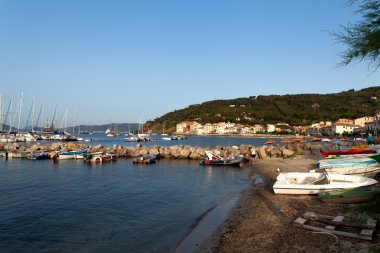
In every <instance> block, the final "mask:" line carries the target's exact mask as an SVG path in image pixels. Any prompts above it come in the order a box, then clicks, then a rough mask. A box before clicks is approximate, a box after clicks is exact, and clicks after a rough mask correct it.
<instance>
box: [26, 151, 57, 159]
mask: <svg viewBox="0 0 380 253" xmlns="http://www.w3.org/2000/svg"><path fill="white" fill-rule="evenodd" d="M27 158H28V159H31V160H46V159H50V158H51V156H50V152H38V153H37V152H36V153H32V154H30V155H28V156H27Z"/></svg>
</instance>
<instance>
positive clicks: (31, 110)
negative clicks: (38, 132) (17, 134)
mask: <svg viewBox="0 0 380 253" xmlns="http://www.w3.org/2000/svg"><path fill="white" fill-rule="evenodd" d="M35 98H36V97H35V96H34V97H33V102H32V106H31V107H30V111H29V114H28V118H27V119H26V123H25V130H27V127H28V124H29V119H30V115H31V114H32V112H33V110H34V102H35ZM33 117H34V113H33ZM32 132H33V119H32Z"/></svg>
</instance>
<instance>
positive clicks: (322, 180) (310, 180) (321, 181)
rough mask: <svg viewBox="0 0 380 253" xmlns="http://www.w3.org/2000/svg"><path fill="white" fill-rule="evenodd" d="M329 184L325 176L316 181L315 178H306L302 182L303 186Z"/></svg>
mask: <svg viewBox="0 0 380 253" xmlns="http://www.w3.org/2000/svg"><path fill="white" fill-rule="evenodd" d="M328 183H329V180H328V178H327V177H326V175H324V176H323V177H322V178H318V179H315V177H306V178H305V179H304V180H303V181H302V184H309V185H311V184H314V185H322V184H328Z"/></svg>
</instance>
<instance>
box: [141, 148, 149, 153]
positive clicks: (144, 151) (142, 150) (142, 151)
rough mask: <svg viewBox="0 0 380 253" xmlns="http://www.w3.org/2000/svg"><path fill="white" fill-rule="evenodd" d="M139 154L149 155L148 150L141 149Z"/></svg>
mask: <svg viewBox="0 0 380 253" xmlns="http://www.w3.org/2000/svg"><path fill="white" fill-rule="evenodd" d="M139 154H140V155H147V154H148V150H147V149H146V148H143V149H140V151H139Z"/></svg>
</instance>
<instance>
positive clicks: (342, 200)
mask: <svg viewBox="0 0 380 253" xmlns="http://www.w3.org/2000/svg"><path fill="white" fill-rule="evenodd" d="M377 193H379V191H378V190H377V189H375V188H369V187H360V188H354V189H343V190H334V191H328V192H321V193H319V194H318V197H319V199H320V200H321V201H323V202H325V203H329V204H357V203H363V202H368V201H370V200H372V199H374V198H375V196H376V194H377Z"/></svg>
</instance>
